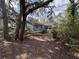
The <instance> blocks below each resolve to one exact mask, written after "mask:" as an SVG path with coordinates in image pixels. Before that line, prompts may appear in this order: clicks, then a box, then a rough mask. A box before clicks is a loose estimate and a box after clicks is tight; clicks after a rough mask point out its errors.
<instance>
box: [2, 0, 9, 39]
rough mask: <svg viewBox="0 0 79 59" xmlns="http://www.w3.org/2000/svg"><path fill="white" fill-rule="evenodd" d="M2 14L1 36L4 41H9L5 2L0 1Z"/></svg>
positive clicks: (3, 0)
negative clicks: (2, 35)
mask: <svg viewBox="0 0 79 59" xmlns="http://www.w3.org/2000/svg"><path fill="white" fill-rule="evenodd" d="M1 7H2V14H3V34H4V39H6V40H9V32H8V17H7V10H6V5H5V0H1Z"/></svg>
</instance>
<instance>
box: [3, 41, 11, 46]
mask: <svg viewBox="0 0 79 59" xmlns="http://www.w3.org/2000/svg"><path fill="white" fill-rule="evenodd" d="M3 43H4V46H8V45H9V44H10V43H11V42H8V41H3Z"/></svg>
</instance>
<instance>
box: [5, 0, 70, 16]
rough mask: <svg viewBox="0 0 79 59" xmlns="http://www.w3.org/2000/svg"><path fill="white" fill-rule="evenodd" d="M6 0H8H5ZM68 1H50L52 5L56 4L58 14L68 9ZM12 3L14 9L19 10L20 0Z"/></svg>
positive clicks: (55, 10)
mask: <svg viewBox="0 0 79 59" xmlns="http://www.w3.org/2000/svg"><path fill="white" fill-rule="evenodd" d="M5 1H7V0H5ZM15 1H16V0H15ZM31 1H32V2H35V1H37V0H31ZM68 3H69V0H54V3H50V5H53V4H54V5H55V6H56V8H55V9H54V12H55V14H56V15H57V14H58V13H60V12H63V11H64V10H66V9H67V4H68ZM12 4H13V6H14V9H15V10H16V12H19V4H18V2H17V3H12ZM65 4H66V5H65ZM62 5H64V6H62ZM59 6H60V7H59ZM61 6H62V7H61Z"/></svg>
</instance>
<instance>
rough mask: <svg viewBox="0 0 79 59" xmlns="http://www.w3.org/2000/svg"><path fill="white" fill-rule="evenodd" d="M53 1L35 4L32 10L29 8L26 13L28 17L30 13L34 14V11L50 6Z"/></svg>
mask: <svg viewBox="0 0 79 59" xmlns="http://www.w3.org/2000/svg"><path fill="white" fill-rule="evenodd" d="M52 1H53V0H48V1H46V2H37V3H36V2H35V3H34V4H32V6H31V7H30V8H28V11H26V13H25V14H26V15H28V14H29V13H31V12H33V11H34V10H36V9H38V8H40V7H44V6H45V5H48V4H49V3H50V2H52Z"/></svg>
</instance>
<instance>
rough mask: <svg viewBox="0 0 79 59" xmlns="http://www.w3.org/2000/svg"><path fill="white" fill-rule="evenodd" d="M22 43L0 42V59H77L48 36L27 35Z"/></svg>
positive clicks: (76, 55)
mask: <svg viewBox="0 0 79 59" xmlns="http://www.w3.org/2000/svg"><path fill="white" fill-rule="evenodd" d="M27 37H28V38H26V36H25V40H24V42H20V41H16V42H15V41H10V42H9V41H1V42H0V59H79V54H78V53H76V52H74V53H73V52H72V51H71V50H69V48H67V47H66V46H64V45H63V44H61V43H59V42H56V41H55V40H54V39H53V38H52V37H50V36H49V35H48V34H29V35H27Z"/></svg>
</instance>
